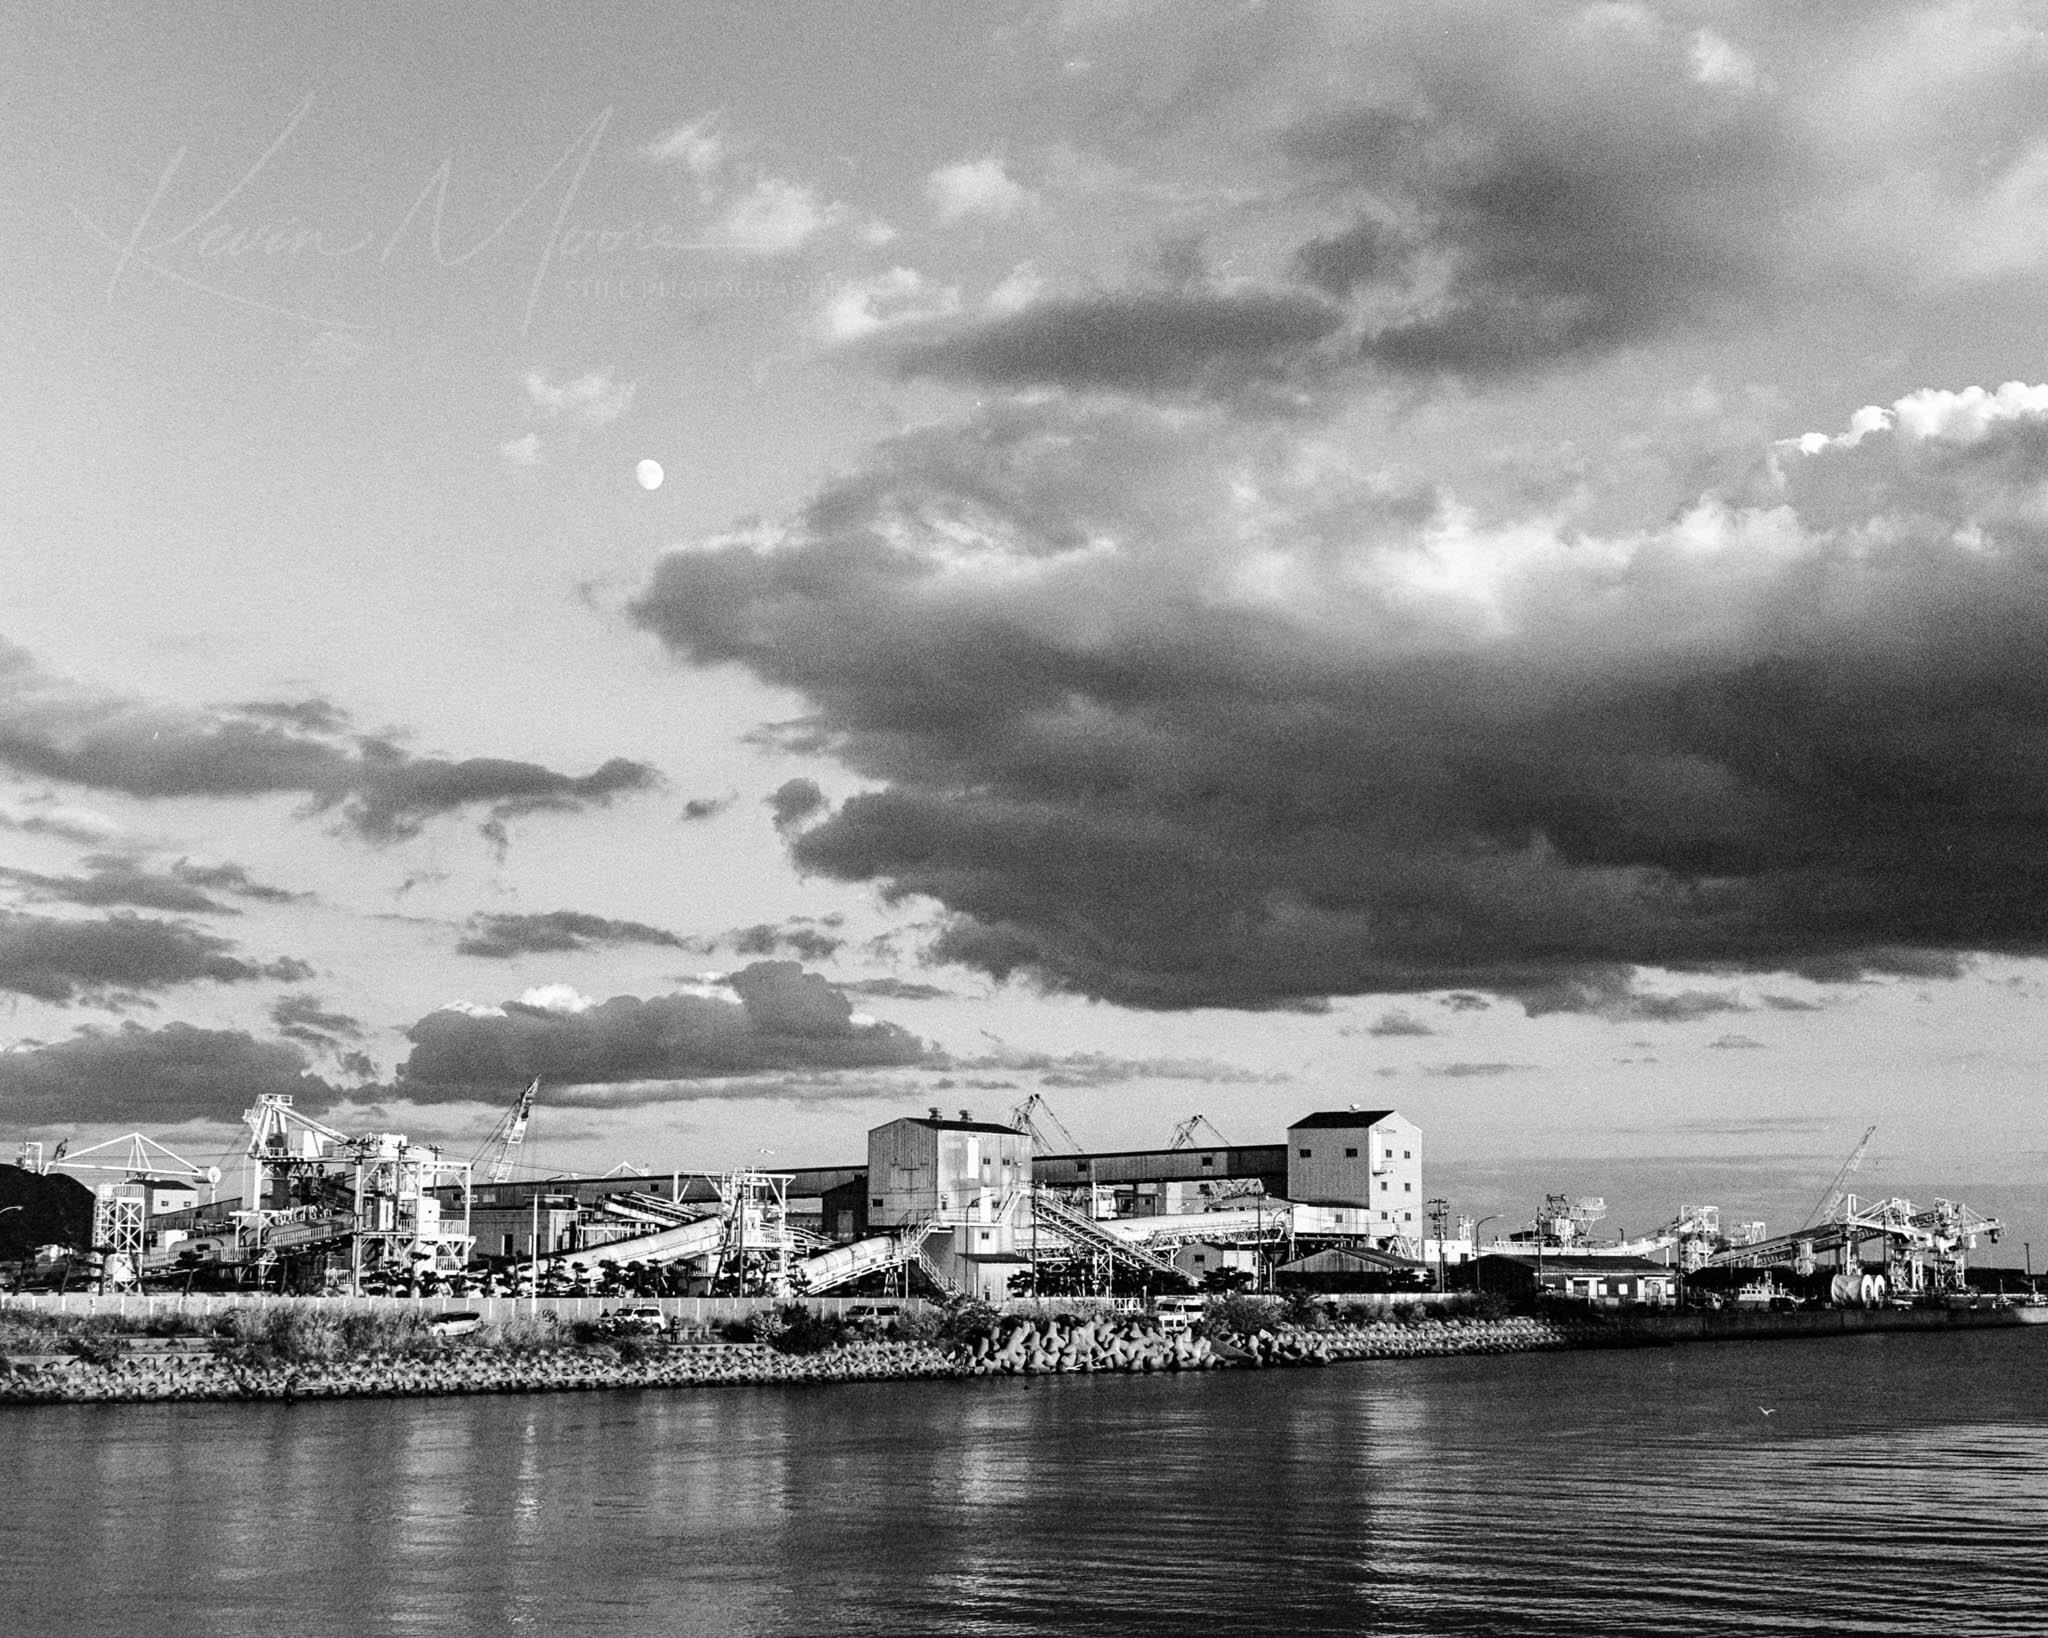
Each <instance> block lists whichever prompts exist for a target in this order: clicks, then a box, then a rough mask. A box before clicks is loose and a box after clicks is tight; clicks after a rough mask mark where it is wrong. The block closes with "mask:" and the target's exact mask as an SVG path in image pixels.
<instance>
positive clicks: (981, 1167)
mask: <svg viewBox="0 0 2048 1638" xmlns="http://www.w3.org/2000/svg"><path fill="white" fill-rule="evenodd" d="M1030 1188H1031V1140H1030V1139H1029V1138H1027V1137H1026V1136H1025V1135H1024V1134H1023V1133H1022V1132H1020V1131H1018V1130H1017V1129H1016V1128H1015V1127H1014V1126H998V1125H996V1124H995V1123H994V1122H992V1121H985V1120H974V1119H971V1118H970V1117H969V1116H968V1115H967V1114H966V1113H965V1112H964V1111H963V1112H962V1114H961V1117H960V1118H959V1119H958V1120H947V1119H944V1118H943V1117H941V1116H940V1115H939V1114H938V1113H937V1112H936V1111H934V1112H933V1113H932V1114H930V1115H906V1116H904V1117H903V1118H902V1119H901V1120H892V1121H890V1122H888V1123H887V1124H886V1125H883V1126H877V1127H875V1128H874V1129H873V1130H872V1131H871V1132H869V1133H868V1222H869V1224H870V1225H872V1226H873V1227H875V1228H900V1227H902V1226H903V1225H904V1224H906V1223H913V1222H918V1221H921V1220H924V1219H928V1218H937V1219H939V1220H940V1221H943V1222H957V1223H968V1222H972V1223H981V1224H989V1223H994V1222H996V1221H998V1220H1000V1219H1002V1218H1005V1217H1007V1216H1009V1215H1010V1213H1009V1212H1008V1211H1007V1210H1006V1207H1007V1205H1008V1203H1009V1202H1011V1201H1013V1200H1014V1199H1015V1198H1016V1197H1017V1196H1018V1195H1020V1194H1023V1193H1026V1192H1028V1191H1029V1190H1030Z"/></svg>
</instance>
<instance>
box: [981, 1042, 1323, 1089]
mask: <svg viewBox="0 0 2048 1638" xmlns="http://www.w3.org/2000/svg"><path fill="white" fill-rule="evenodd" d="M944 1067H945V1068H947V1069H950V1070H955V1071H970V1072H971V1071H987V1070H1007V1071H1009V1072H1011V1073H1021V1074H1034V1075H1037V1076H1038V1077H1039V1083H1040V1084H1041V1085H1043V1086H1051V1087H1098V1086H1121V1085H1123V1084H1124V1083H1126V1082H1128V1081H1198V1082H1201V1083H1202V1084H1204V1085H1207V1086H1284V1085H1286V1084H1287V1083H1288V1082H1289V1081H1291V1080H1292V1079H1293V1078H1294V1077H1293V1076H1291V1075H1286V1074H1282V1073H1277V1072H1275V1073H1270V1074H1261V1073H1258V1072H1257V1071H1254V1070H1249V1069H1243V1068H1240V1067H1239V1066H1238V1065H1236V1064H1226V1063H1219V1062H1218V1061H1217V1060H1215V1059H1214V1058H1119V1057H1115V1056H1113V1055H1111V1054H1110V1053H1106V1052H1040V1051H1032V1050H1028V1049H1019V1048H1013V1047H1003V1048H1001V1049H999V1050H998V1051H995V1052H991V1053H984V1054H982V1055H981V1056H979V1057H973V1058H947V1059H945V1060H944Z"/></svg>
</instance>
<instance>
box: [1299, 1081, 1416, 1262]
mask: <svg viewBox="0 0 2048 1638" xmlns="http://www.w3.org/2000/svg"><path fill="white" fill-rule="evenodd" d="M1286 1194H1287V1198H1288V1199H1289V1200H1295V1201H1300V1202H1301V1203H1302V1204H1304V1205H1311V1206H1349V1207H1355V1208H1358V1209H1360V1210H1362V1211H1365V1212H1367V1213H1370V1218H1369V1220H1368V1222H1367V1223H1366V1224H1365V1225H1364V1227H1365V1232H1367V1233H1370V1234H1372V1235H1374V1236H1376V1237H1389V1238H1391V1237H1401V1238H1409V1237H1415V1236H1420V1235H1421V1234H1422V1232H1423V1230H1424V1228H1425V1227H1426V1224H1425V1222H1424V1213H1423V1204H1422V1201H1423V1196H1422V1131H1421V1129H1420V1128H1419V1127H1418V1126H1417V1125H1416V1124H1415V1122H1413V1121H1412V1120H1410V1119H1408V1117H1407V1116H1405V1115H1402V1114H1398V1113H1396V1112H1395V1111H1394V1110H1392V1109H1375V1110H1362V1109H1349V1110H1324V1111H1319V1112H1318V1113H1316V1114H1313V1115H1308V1116H1305V1117H1304V1118H1303V1119H1301V1120H1298V1121H1296V1122H1295V1123H1294V1124H1293V1125H1292V1126H1290V1127H1288V1128H1287V1185H1286Z"/></svg>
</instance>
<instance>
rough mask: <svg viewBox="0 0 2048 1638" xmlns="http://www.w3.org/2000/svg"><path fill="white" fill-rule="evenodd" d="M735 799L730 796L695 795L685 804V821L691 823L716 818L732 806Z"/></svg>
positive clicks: (683, 815)
mask: <svg viewBox="0 0 2048 1638" xmlns="http://www.w3.org/2000/svg"><path fill="white" fill-rule="evenodd" d="M734 800H735V798H733V797H730V796H693V797H691V798H690V800H689V801H687V802H685V803H684V804H683V813H682V817H683V821H684V823H686V824H691V823H695V822H696V821H698V820H700V819H715V818H716V817H717V816H718V815H719V814H721V813H723V812H725V810H726V809H727V808H729V807H731V806H732V805H733V802H734Z"/></svg>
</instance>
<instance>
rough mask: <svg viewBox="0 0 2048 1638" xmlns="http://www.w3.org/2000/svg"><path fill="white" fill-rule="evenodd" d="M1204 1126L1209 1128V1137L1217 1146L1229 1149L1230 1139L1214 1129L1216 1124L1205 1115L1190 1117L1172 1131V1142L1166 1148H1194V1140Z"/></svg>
mask: <svg viewBox="0 0 2048 1638" xmlns="http://www.w3.org/2000/svg"><path fill="white" fill-rule="evenodd" d="M1205 1126H1206V1127H1208V1128H1209V1135H1210V1136H1211V1137H1212V1138H1214V1139H1215V1140H1216V1141H1217V1142H1218V1143H1219V1144H1221V1145H1222V1146H1223V1147H1224V1148H1226V1149H1227V1148H1229V1147H1230V1139H1229V1138H1227V1137H1225V1136H1224V1135H1223V1134H1222V1133H1221V1132H1219V1131H1218V1130H1217V1129H1216V1123H1215V1122H1214V1121H1213V1120H1211V1119H1210V1118H1209V1117H1208V1116H1207V1115H1190V1116H1188V1118H1187V1119H1186V1120H1184V1121H1182V1122H1181V1123H1180V1124H1179V1125H1178V1126H1176V1127H1175V1128H1174V1129H1173V1141H1172V1142H1170V1143H1168V1144H1167V1148H1169V1149H1192V1148H1195V1147H1196V1139H1197V1138H1199V1137H1200V1136H1201V1130H1202V1128H1203V1127H1205Z"/></svg>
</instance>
